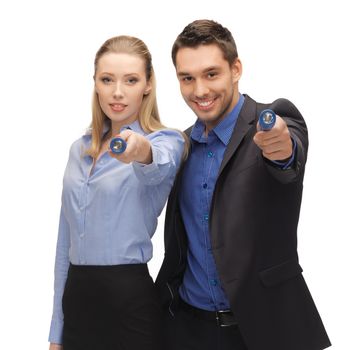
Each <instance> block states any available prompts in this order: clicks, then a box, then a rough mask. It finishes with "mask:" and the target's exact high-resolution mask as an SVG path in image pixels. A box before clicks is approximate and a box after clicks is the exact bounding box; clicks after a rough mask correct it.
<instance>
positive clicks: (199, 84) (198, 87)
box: [194, 79, 209, 98]
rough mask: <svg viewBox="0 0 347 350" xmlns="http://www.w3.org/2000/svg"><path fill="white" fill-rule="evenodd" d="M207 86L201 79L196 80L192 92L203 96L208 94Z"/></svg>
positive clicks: (200, 96)
mask: <svg viewBox="0 0 347 350" xmlns="http://www.w3.org/2000/svg"><path fill="white" fill-rule="evenodd" d="M208 93H209V88H208V86H207V85H206V84H205V83H204V82H203V81H201V80H198V79H197V80H196V82H195V87H194V94H195V96H196V97H198V98H204V97H206V96H207V95H208Z"/></svg>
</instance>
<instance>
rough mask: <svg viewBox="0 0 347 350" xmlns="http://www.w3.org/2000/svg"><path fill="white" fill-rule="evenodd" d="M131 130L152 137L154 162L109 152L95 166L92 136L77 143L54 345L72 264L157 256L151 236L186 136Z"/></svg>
mask: <svg viewBox="0 0 347 350" xmlns="http://www.w3.org/2000/svg"><path fill="white" fill-rule="evenodd" d="M125 128H130V129H131V130H133V131H135V132H137V133H139V134H141V135H145V136H146V138H147V139H148V140H149V141H150V143H151V148H152V156H153V162H152V163H151V164H149V165H143V164H140V163H137V162H133V163H131V164H125V163H122V162H120V161H118V160H116V159H114V158H112V157H110V155H109V154H108V152H105V153H104V154H103V155H102V156H101V157H100V158H99V159H98V161H97V162H96V164H95V166H94V168H93V159H92V157H90V156H88V155H85V151H86V150H87V149H88V148H89V146H90V143H91V135H90V134H87V135H84V136H82V137H81V138H80V139H79V140H77V141H76V142H74V143H73V145H72V146H71V149H70V155H69V160H68V163H67V167H66V170H65V174H64V181H63V193H62V206H61V213H60V223H59V232H58V242H57V250H56V261H55V282H54V306H53V317H52V322H51V329H50V335H49V341H50V342H51V343H58V344H61V340H62V330H63V311H62V296H63V292H64V287H65V281H66V277H67V272H68V268H69V264H70V262H71V263H72V264H74V265H119V264H137V263H147V262H148V261H149V260H150V259H151V257H152V243H151V237H152V236H153V234H154V231H155V229H156V227H157V218H158V216H159V215H160V213H161V211H162V209H163V207H164V205H165V202H166V200H167V197H168V195H169V192H170V190H171V187H172V184H173V181H174V178H175V175H176V172H177V170H178V167H179V165H180V161H181V157H182V153H183V148H184V139H183V137H182V135H181V134H180V133H179V132H178V131H175V130H169V129H164V130H159V131H156V132H153V133H150V134H148V135H146V134H145V132H144V131H143V130H142V129H141V127H140V124H139V123H138V121H135V122H134V123H132V124H131V125H125V126H124V127H123V128H122V130H124V129H125Z"/></svg>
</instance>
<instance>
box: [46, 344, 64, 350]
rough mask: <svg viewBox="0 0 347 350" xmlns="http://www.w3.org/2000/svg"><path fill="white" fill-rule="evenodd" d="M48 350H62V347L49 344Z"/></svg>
mask: <svg viewBox="0 0 347 350" xmlns="http://www.w3.org/2000/svg"><path fill="white" fill-rule="evenodd" d="M49 350H63V346H62V345H59V344H54V343H50V344H49Z"/></svg>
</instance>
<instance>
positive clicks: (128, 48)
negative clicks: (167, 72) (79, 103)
mask: <svg viewBox="0 0 347 350" xmlns="http://www.w3.org/2000/svg"><path fill="white" fill-rule="evenodd" d="M107 53H127V54H130V55H136V56H139V57H140V58H142V59H143V60H144V62H145V70H146V80H147V81H148V82H150V83H151V87H152V88H151V90H150V92H149V93H148V94H147V95H144V96H143V100H142V104H141V108H140V112H139V123H140V125H141V128H142V129H143V130H144V131H145V132H146V133H151V132H153V131H157V130H161V129H165V128H166V127H165V126H164V125H163V124H162V123H161V121H160V117H159V111H158V105H157V98H156V80H155V74H154V70H153V66H152V56H151V54H150V52H149V50H148V48H147V46H146V44H145V43H144V42H143V41H142V40H140V39H138V38H135V37H132V36H126V35H121V36H116V37H113V38H110V39H108V40H106V41H105V42H104V44H103V45H102V46H101V47H100V49H99V50H98V51H97V53H96V55H95V60H94V76H95V73H96V70H97V66H98V62H99V60H100V58H101V57H102V56H103V55H105V54H107ZM105 124H106V125H109V126H110V124H111V122H110V119H109V118H108V117H107V116H106V114H105V113H104V112H103V110H102V109H101V106H100V103H99V98H98V95H97V93H96V91H95V88H94V91H93V99H92V122H91V125H90V127H91V134H92V142H91V146H90V148H89V149H88V150H87V152H86V153H87V154H88V155H90V156H91V157H93V158H97V156H98V154H99V152H100V149H101V146H102V141H103V133H104V125H105ZM185 154H186V151H185Z"/></svg>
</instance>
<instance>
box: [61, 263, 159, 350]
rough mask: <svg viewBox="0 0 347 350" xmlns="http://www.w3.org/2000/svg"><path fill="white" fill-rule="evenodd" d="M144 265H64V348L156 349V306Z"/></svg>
mask: <svg viewBox="0 0 347 350" xmlns="http://www.w3.org/2000/svg"><path fill="white" fill-rule="evenodd" d="M158 300H159V298H158V296H157V294H156V291H155V289H154V284H153V280H152V278H151V276H150V275H149V272H148V268H147V265H146V264H135V265H114V266H77V265H70V268H69V272H68V277H67V281H66V284H65V290H64V296H63V312H64V329H63V349H64V350H138V349H141V350H144V349H148V350H156V349H158V350H159V349H161V338H160V337H161V334H162V331H161V328H160V327H161V324H162V322H161V316H162V315H161V307H160V305H159V302H158Z"/></svg>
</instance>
